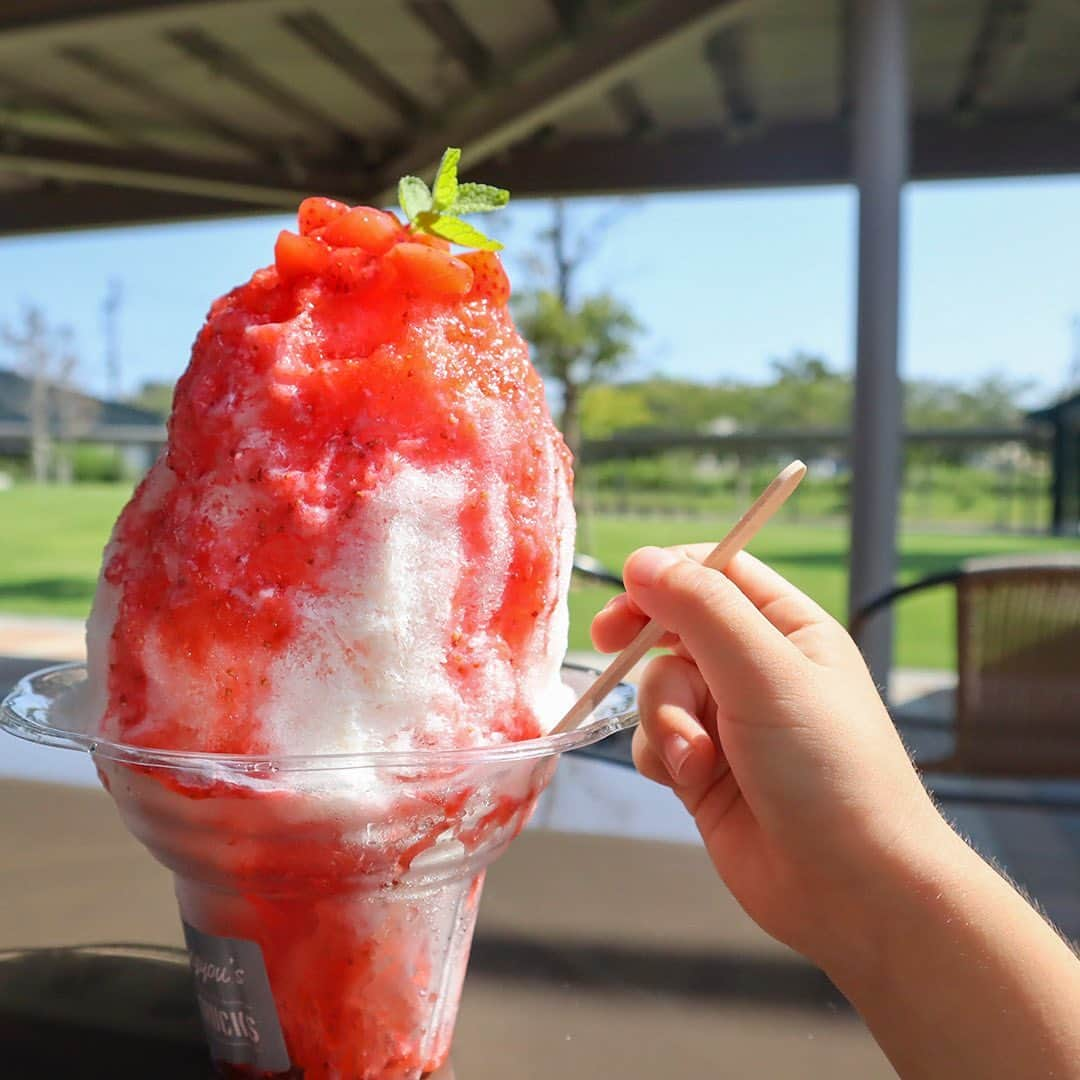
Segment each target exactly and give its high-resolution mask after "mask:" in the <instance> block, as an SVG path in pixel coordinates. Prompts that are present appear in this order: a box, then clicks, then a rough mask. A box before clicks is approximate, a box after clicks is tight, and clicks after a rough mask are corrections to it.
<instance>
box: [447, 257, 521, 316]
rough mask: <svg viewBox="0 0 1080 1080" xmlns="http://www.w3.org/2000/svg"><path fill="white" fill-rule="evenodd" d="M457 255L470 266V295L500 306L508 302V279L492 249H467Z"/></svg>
mask: <svg viewBox="0 0 1080 1080" xmlns="http://www.w3.org/2000/svg"><path fill="white" fill-rule="evenodd" d="M459 257H460V259H461V261H462V262H464V263H468V264H469V266H471V267H472V272H473V286H472V291H471V292H470V293H469V296H470V297H473V298H476V299H481V298H483V299H487V300H490V301H491V302H492V303H493V304H497V305H499V306H500V307H502V306H504V305H506V304H507V303H508V302H509V300H510V279H509V278H508V277H507V276H506V270H505V269H504V267H503V264H502V260H501V259H500V258H499V256H498V255H496V254H495V252H494V251H469V252H466V253H465V254H464V255H461V256H459Z"/></svg>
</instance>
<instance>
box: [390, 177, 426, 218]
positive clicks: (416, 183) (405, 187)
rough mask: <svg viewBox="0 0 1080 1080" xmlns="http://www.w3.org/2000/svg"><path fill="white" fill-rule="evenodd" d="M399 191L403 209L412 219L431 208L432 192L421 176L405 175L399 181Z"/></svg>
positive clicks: (399, 199)
mask: <svg viewBox="0 0 1080 1080" xmlns="http://www.w3.org/2000/svg"><path fill="white" fill-rule="evenodd" d="M397 192H398V202H399V203H401V209H402V210H404V211H405V216H406V217H407V218H408V219H409V220H410V221H415V220H416V219H417V218H418V217H419V216H420V215H421V214H423V213H424V212H425V211H428V210H430V209H431V201H432V200H431V192H430V191H429V190H428V186H427V184H425V183H424V181H423V180H421V179H420V177H419V176H403V177H402V178H401V179H400V180H399V181H398V188H397Z"/></svg>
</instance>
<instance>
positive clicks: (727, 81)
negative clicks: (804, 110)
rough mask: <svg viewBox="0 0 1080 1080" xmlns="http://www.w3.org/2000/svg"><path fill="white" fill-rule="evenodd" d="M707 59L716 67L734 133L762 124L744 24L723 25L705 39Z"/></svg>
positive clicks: (717, 78) (725, 110)
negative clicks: (747, 55)
mask: <svg viewBox="0 0 1080 1080" xmlns="http://www.w3.org/2000/svg"><path fill="white" fill-rule="evenodd" d="M705 62H706V64H708V66H709V69H710V70H711V71H712V74H713V79H714V80H715V82H716V88H717V92H718V94H719V96H720V100H721V101H722V102H723V105H724V112H725V113H726V116H727V124H728V128H729V130H730V132H731V134H732V135H736V136H740V137H741V136H743V135H745V134H746V132H748V131H752V130H753V129H754V128H756V127H757V126H758V109H757V105H756V104H755V103H754V96H753V91H752V90H751V87H750V73H749V70H748V65H747V60H746V27H745V25H744V24H736V25H732V26H725V27H721V28H720V29H719V30H717V31H716V33H714V34H710V35H709V37H708V38H707V39H706V41H705Z"/></svg>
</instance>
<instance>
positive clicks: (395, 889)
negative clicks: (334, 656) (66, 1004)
mask: <svg viewBox="0 0 1080 1080" xmlns="http://www.w3.org/2000/svg"><path fill="white" fill-rule="evenodd" d="M563 676H564V680H565V681H566V682H567V683H568V685H570V687H571V688H572V689H574V690H575V691H577V692H579V693H580V692H581V691H582V690H584V688H585V687H586V686H587V685H588V684H589V683H590V682H591V681H592V679H593V678H594V677H595V672H590V671H588V670H586V669H579V668H572V667H569V666H567V667H564V669H563ZM85 680H86V673H85V669H84V668H83V667H82V666H81V665H64V666H61V667H56V668H50V669H47V670H45V671H41V672H37V673H36V674H34V675H30V676H28V677H27V678H25V679H23V680H22V681H21V682H20V683H19V684H18V686H17V687H16V688H15V690H14V691H13V692H12V693H11V694H10V695H9V696H8V697H7V698H6V699H5V700H4V702H3V706H2V715H0V725H2V726H3V727H5V728H6V729H7V730H8V731H10V732H12V733H13V734H15V735H18V736H21V737H23V738H27V739H31V740H33V741H35V742H39V743H44V744H46V745H50V746H60V747H67V748H75V749H82V750H88V751H89V752H90V753H91V754H92V755H93V758H94V761H95V764H96V766H97V769H98V774H99V776H100V777H101V780H102V783H103V784H104V785H105V787H106V788H107V789H108V790H109V792H110V793H111V794H112V797H113V799H114V800H115V802H116V805H117V808H118V809H119V811H120V814H121V816H122V817H123V819H124V822H125V823H126V825H127V827H128V828H129V829H130V830H131V832H132V833H133V834H134V835H135V836H136V837H137V838H138V839H139V840H140V841H142V843H144V844H145V845H146V846H147V847H148V848H149V849H150V851H151V852H152V854H153V855H154V856H155V858H157V859H158V860H159V861H160V862H162V863H164V865H165V866H167V867H168V868H169V869H170V870H172V872H173V874H174V878H175V882H176V895H177V899H178V901H179V906H180V914H181V918H182V919H183V922H184V933H185V937H186V939H187V944H188V951H189V954H190V956H191V965H192V971H193V975H194V979H195V989H196V996H197V999H198V1005H199V1011H200V1014H201V1016H202V1019H203V1026H204V1029H205V1031H206V1034H207V1041H208V1044H209V1047H210V1053H211V1057H212V1058H213V1060H214V1063H215V1066H216V1068H217V1070H218V1072H219V1073H221V1074H222V1075H225V1076H235V1077H301V1076H302V1077H303V1078H304V1080H331V1078H332V1080H415V1078H417V1077H420V1076H423V1075H426V1074H428V1073H430V1072H433V1071H434V1070H435V1069H437V1068H438V1067H439V1066H440V1065H442V1064H443V1062H444V1061H445V1060H446V1058H447V1055H448V1054H449V1050H450V1042H451V1039H452V1037H453V1030H454V1021H455V1018H456V1015H457V1007H458V1000H459V998H460V995H461V987H462V982H463V980H464V977H465V968H466V965H467V963H468V956H469V947H470V944H471V941H472V933H473V927H474V925H475V921H476V911H477V905H478V902H479V899H480V890H481V887H482V885H483V880H484V871H485V869H486V868H487V866H488V865H489V864H490V863H491V862H492V860H493V859H495V858H497V857H498V856H499V855H500V854H501V853H502V852H503V851H504V850H505V849H506V847H507V845H508V844H509V843H510V841H511V840H512V839H513V838H514V837H515V836H516V835H517V833H518V832H519V831H520V830H521V829H522V827H523V826H524V825H525V823H526V821H527V820H528V818H529V816H530V814H531V813H532V810H533V807H534V806H535V804H536V799H537V797H538V796H539V794H540V792H541V791H543V789H544V788H545V786H546V785H547V783H548V781H549V780H550V779H551V776H552V774H553V772H554V770H555V766H556V764H557V761H558V756H559V755H560V754H562V753H564V752H566V751H568V750H574V749H577V748H579V747H582V746H587V745H589V744H590V743H593V742H596V741H598V740H599V739H602V738H604V737H606V736H607V735H610V734H612V733H614V732H616V731H619V730H621V729H623V728H626V727H628V726H630V725H631V724H633V723H634V722H635V720H636V714H635V713H634V711H633V709H634V692H633V690H632V688H631V687H629V686H626V685H625V684H623V685H620V686H619V687H617V688H616V689H615V690H614V691H613V692H612V694H611V695H609V697H608V698H607V699H606V700H605V701H604V702H603V703H601V705H600V707H599V708H598V709H597V710H596V712H595V713H594V716H593V718H592V719H591V720H590V721H589V723H587V724H586V725H584V726H583V727H581V728H579V729H578V730H577V731H574V732H569V733H567V734H562V735H554V736H546V737H543V738H539V739H531V740H527V741H523V742H517V743H507V744H503V745H500V746H493V747H475V748H468V749H460V750H423V751H420V750H416V751H409V752H392V751H386V752H378V753H367V754H332V755H320V756H307V757H277V758H271V757H247V756H238V755H224V754H197V753H189V752H182V751H167V750H149V749H146V748H145V747H137V746H130V745H125V744H121V743H115V742H110V741H108V740H105V739H97V738H95V737H94V736H92V735H89V734H87V733H86V732H85V731H80V730H79V723H78V720H79V716H80V712H81V711H82V700H83V695H84V693H85V689H86V686H85Z"/></svg>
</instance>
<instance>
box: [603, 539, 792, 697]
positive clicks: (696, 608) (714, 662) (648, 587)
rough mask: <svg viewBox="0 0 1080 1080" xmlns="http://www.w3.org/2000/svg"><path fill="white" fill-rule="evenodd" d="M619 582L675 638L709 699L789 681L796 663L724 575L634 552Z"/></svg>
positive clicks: (673, 555) (658, 552) (667, 555)
mask: <svg viewBox="0 0 1080 1080" xmlns="http://www.w3.org/2000/svg"><path fill="white" fill-rule="evenodd" d="M623 580H624V582H625V585H626V591H627V593H628V594H629V595H630V598H631V599H632V600H633V602H634V603H635V604H637V605H638V607H640V608H641V610H642V611H643V612H644V613H645V614H646V615H648V616H649V617H650V618H652V619H655V620H656V621H657V622H658V623H660V625H661V626H663V627H664V628H665V629H666V630H670V631H671V632H672V633H675V634H678V636H679V638H680V640H681V641H682V643H683V645H684V646H685V647H686V648H687V649H688V650H689V652H690V655H691V656H692V657H693V658H694V661H695V663H696V664H697V666H698V668H699V670H700V671H701V673H702V675H704V676H705V681H706V682H707V683H708V685H709V688H710V690H712V692H713V696H714V697H717V698H719V696H720V694H721V693H722V692H723V691H724V690H725V689H730V688H732V687H735V686H740V685H743V686H745V684H746V683H747V682H748V681H749V682H751V683H758V684H760V683H761V682H762V681H765V682H770V681H772V679H773V678H774V677H775V678H788V679H790V678H791V672H792V665H793V664H796V663H797V658H798V659H801V658H802V654H801V653H799V651H798V649H797V648H796V647H795V646H794V645H793V644H792V643H791V642H790V641H788V639H787V638H786V637H785V636H784V635H783V634H782V633H781V632H780V631H779V630H778V629H777V628H776V627H775V626H773V624H772V623H770V622H769V620H768V619H766V618H765V616H764V615H762V613H761V612H760V611H758V609H757V608H756V607H755V606H754V604H753V603H752V602H751V601H750V600H749V599H748V598H747V596H746V595H745V594H744V593H743V592H742V591H741V590H740V589H739V588H738V587H737V586H736V585H735V584H734V583H733V582H732V581H731V580H730V579H729V578H728V577H727V576H726V575H725V574H723V573H722V572H721V571H719V570H713V569H712V568H711V567H708V566H703V565H702V564H701V563H699V562H697V561H695V560H694V559H691V558H688V557H687V556H686V555H683V554H681V553H677V552H674V551H669V550H667V549H665V548H657V547H645V548H640V549H639V550H638V551H635V552H634V554H633V555H631V556H630V558H629V559H628V560H627V561H626V565H625V567H624V569H623ZM724 696H725V697H726V696H728V695H724Z"/></svg>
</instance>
